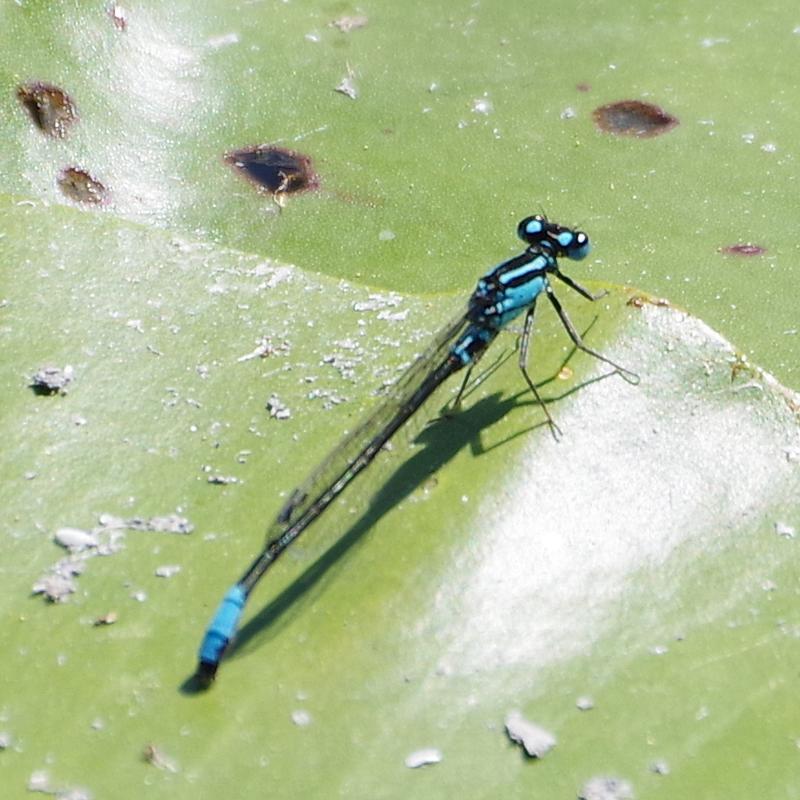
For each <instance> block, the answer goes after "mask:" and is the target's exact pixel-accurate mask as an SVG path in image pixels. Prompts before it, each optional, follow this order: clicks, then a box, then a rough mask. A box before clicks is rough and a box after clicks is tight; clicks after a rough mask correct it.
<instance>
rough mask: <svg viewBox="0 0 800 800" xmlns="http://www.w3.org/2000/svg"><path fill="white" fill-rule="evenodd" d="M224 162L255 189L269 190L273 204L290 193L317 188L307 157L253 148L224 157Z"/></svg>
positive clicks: (268, 147) (271, 147) (281, 149)
mask: <svg viewBox="0 0 800 800" xmlns="http://www.w3.org/2000/svg"><path fill="white" fill-rule="evenodd" d="M225 161H226V163H228V164H230V165H231V166H232V167H233V168H234V169H236V170H238V171H239V172H241V173H242V175H244V177H246V178H247V179H248V180H251V181H252V182H253V183H255V184H256V185H257V186H260V187H264V188H265V189H267V190H268V191H270V192H271V193H272V195H273V197H274V198H275V200H276V202H278V203H279V204H280V201H281V200H282V199H283V198H284V197H285V196H286V195H290V194H297V193H298V192H306V191H311V190H315V189H318V188H319V178H318V177H317V175H316V174H315V173H314V170H313V168H312V165H311V159H310V158H309V156H307V155H304V154H303V153H298V152H295V151H294V150H288V149H286V148H284V147H276V146H274V145H264V144H261V145H256V146H255V147H246V148H244V149H242V150H234V151H232V152H230V153H226V155H225Z"/></svg>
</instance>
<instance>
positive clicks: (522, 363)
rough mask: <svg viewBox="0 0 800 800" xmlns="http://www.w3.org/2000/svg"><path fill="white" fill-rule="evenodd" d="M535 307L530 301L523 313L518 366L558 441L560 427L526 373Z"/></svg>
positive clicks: (534, 302)
mask: <svg viewBox="0 0 800 800" xmlns="http://www.w3.org/2000/svg"><path fill="white" fill-rule="evenodd" d="M535 309H536V301H535V300H534V301H533V303H531V306H530V308H529V309H528V313H527V314H525V327H524V328H523V329H522V336H520V338H519V368H520V371H521V372H522V376H523V377H524V378H525V381H526V383H527V384H528V387H529V388H530V390H531V392H533V396H534V397H535V398H536V402H537V403H538V404H539V405H540V406H541V407H542V411H544V415H545V417H547V424H548V425H549V426H550V433H552V434H553V438H554V439H555V440H556V441H558V437H559V436H561V435H562V434H561V429H560V428H559V427H558V425H556V422H555V420H554V419H553V418H552V417H551V416H550V412H549V411H548V410H547V406H546V405H545V404H544V400H542V398H541V396H540V395H539V392H538V390H537V389H536V386H535V384H534V383H533V381H532V380H531V378H530V375H528V370H527V364H528V348H529V346H530V343H531V331H532V330H533V312H534V311H535Z"/></svg>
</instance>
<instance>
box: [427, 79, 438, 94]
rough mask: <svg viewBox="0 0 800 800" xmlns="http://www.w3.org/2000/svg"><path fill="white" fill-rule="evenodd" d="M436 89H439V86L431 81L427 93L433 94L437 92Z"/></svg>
mask: <svg viewBox="0 0 800 800" xmlns="http://www.w3.org/2000/svg"><path fill="white" fill-rule="evenodd" d="M438 89H439V84H438V83H436V81H433V83H431V85H430V86H428V91H429V92H435V91H437V90H438Z"/></svg>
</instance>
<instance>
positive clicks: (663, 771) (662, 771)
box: [650, 759, 669, 775]
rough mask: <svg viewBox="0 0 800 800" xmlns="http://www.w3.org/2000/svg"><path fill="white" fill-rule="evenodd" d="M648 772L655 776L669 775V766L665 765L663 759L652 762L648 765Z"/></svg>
mask: <svg viewBox="0 0 800 800" xmlns="http://www.w3.org/2000/svg"><path fill="white" fill-rule="evenodd" d="M650 772H653V773H655V774H656V775H669V764H667V762H666V761H664V760H663V759H659V760H658V761H654V762H653V763H652V764H651V765H650Z"/></svg>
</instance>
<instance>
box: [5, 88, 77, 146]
mask: <svg viewBox="0 0 800 800" xmlns="http://www.w3.org/2000/svg"><path fill="white" fill-rule="evenodd" d="M17 97H18V98H19V101H20V102H21V103H22V105H23V107H24V108H25V110H26V111H27V112H28V114H30V117H31V119H32V120H33V121H34V123H35V124H36V125H37V126H38V127H39V128H40V129H41V130H42V131H44V132H45V133H46V134H48V135H49V136H55V137H57V138H59V139H63V138H64V137H65V136H66V135H67V130H68V129H69V127H70V126H71V125H72V124H73V123H75V122H76V121H77V119H78V112H77V111H76V110H75V104H74V103H73V102H72V98H71V97H70V96H69V95H68V94H67V93H66V92H65V91H64V90H63V89H60V88H59V87H58V86H53V85H52V84H50V83H43V82H41V81H35V82H33V83H24V84H22V85H21V86H19V87H18V88H17Z"/></svg>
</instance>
